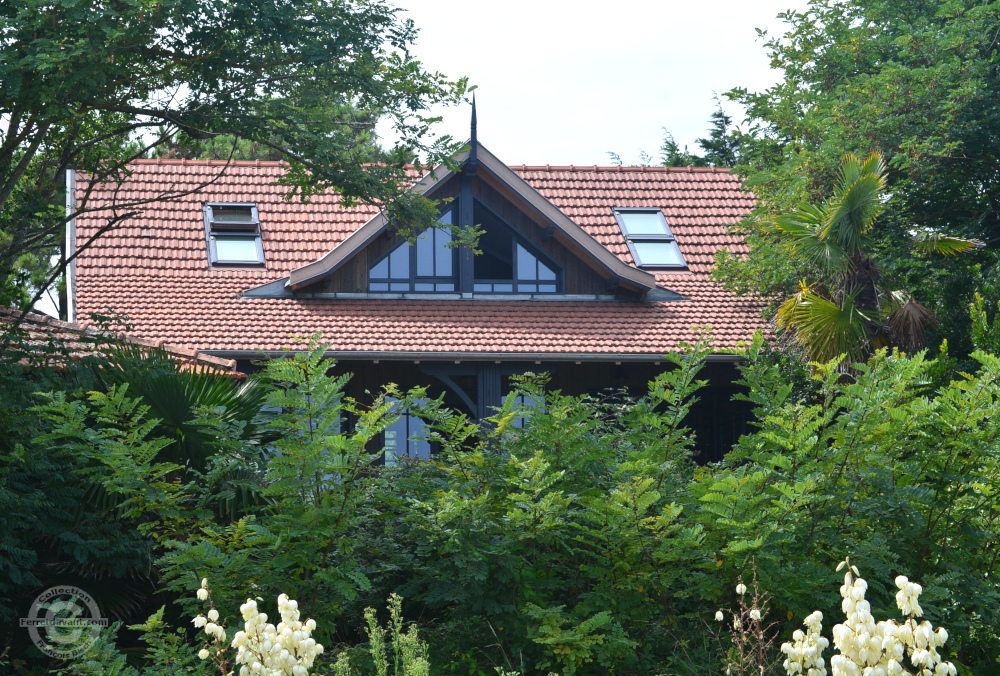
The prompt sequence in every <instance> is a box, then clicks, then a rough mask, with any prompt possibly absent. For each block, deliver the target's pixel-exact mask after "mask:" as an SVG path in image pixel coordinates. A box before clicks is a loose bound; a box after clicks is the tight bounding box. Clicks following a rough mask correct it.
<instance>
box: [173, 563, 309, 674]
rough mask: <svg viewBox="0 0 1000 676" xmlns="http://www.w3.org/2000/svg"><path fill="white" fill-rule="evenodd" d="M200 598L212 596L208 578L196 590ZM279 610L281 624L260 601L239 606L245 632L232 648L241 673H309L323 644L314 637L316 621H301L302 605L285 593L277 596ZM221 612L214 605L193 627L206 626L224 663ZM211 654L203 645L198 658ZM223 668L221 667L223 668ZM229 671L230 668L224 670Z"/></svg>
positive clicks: (240, 634)
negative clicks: (269, 618)
mask: <svg viewBox="0 0 1000 676" xmlns="http://www.w3.org/2000/svg"><path fill="white" fill-rule="evenodd" d="M197 596H198V600H200V601H208V600H209V599H210V597H211V595H210V593H209V590H208V580H207V579H205V580H202V581H201V588H200V589H199V590H198V592H197ZM278 611H279V612H280V613H281V622H279V623H278V626H274V625H273V624H270V623H268V621H267V614H266V613H262V612H260V611H258V610H257V602H256V601H254V600H253V599H247V602H246V603H244V604H243V605H242V606H240V612H241V613H242V614H243V622H244V625H243V631H238V632H236V635H235V636H233V641H232V644H231V645H232V647H233V648H236V664H239V665H241V666H240V676H308V675H309V668H310V667H312V665H313V662H314V661H315V660H316V656H317V655H320V654H322V653H323V646H322V645H321V644H319V643H317V642H316V639H314V638H312V636H311V634H312V633H313V631H315V630H316V621H315V620H312V619H309V620H306V621H305V622H301V621H299V604H298V603H297V602H296V601H293V600H291V599H289V598H288V596H287V595H285V594H282V595H281V596H279V597H278ZM218 621H219V611H217V610H216V609H215V608H211V609H209V611H208V614H207V616H205V615H198V616H197V617H196V618H194V620H193V622H194V626H195V627H197V628H199V629H201V628H204V630H205V633H206V634H208V635H209V636H211V637H212V638H213V639H214V640H215V654H216V656H217V659H218V660H222V661H221V662H220V664H222V663H224V662H225V659H224V653H225V651H226V645H225V642H226V630H225V628H224V627H223V626H222V625H220V624H217V622H218ZM211 656H212V652H211V651H209V650H208V648H202V649H201V650H200V651H199V652H198V657H200V658H201V659H203V660H207V659H208V658H209V657H211ZM220 668H221V667H220ZM225 671H226V672H227V673H230V674H231V673H232V672H229V671H228V669H226V670H225Z"/></svg>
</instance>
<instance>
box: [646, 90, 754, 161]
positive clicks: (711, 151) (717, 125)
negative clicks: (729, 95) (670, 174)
mask: <svg viewBox="0 0 1000 676" xmlns="http://www.w3.org/2000/svg"><path fill="white" fill-rule="evenodd" d="M715 105H716V109H715V112H713V113H712V116H711V118H709V121H710V123H711V127H710V128H709V130H708V138H699V139H697V140H696V141H695V143H697V144H698V146H699V147H700V148H701V150H702V154H701V155H698V154H696V153H692V152H689V151H688V149H687V146H684V149H683V150H681V148H680V146H679V145H678V144H677V141H675V140H674V136H673V134H671V133H670V132H669V131H667V129H666V128H665V127H664V129H663V145H661V146H660V164H661V165H662V166H664V167H734V166H736V163H737V162H738V161H739V157H740V136H739V133H738V132H739V130H738V129H737V128H736V127H735V126H734V125H733V118H732V116H731V115H727V114H726V111H724V110H723V109H722V103H720V102H719V100H718V98H716V100H715Z"/></svg>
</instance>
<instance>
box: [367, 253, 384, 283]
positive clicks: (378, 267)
mask: <svg viewBox="0 0 1000 676" xmlns="http://www.w3.org/2000/svg"><path fill="white" fill-rule="evenodd" d="M368 276H369V277H374V278H375V279H389V259H388V257H386V258H383V259H382V260H380V261H379V262H378V263H376V264H375V265H373V266H372V269H371V272H369V273H368Z"/></svg>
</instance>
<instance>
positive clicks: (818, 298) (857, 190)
mask: <svg viewBox="0 0 1000 676" xmlns="http://www.w3.org/2000/svg"><path fill="white" fill-rule="evenodd" d="M885 189H886V184H885V165H884V164H883V162H882V157H881V155H879V154H877V153H875V154H872V155H870V156H869V157H868V158H867V159H865V160H864V161H861V160H860V159H858V158H857V157H855V156H854V155H847V156H846V157H844V158H843V160H841V164H840V176H839V182H838V184H837V186H836V187H835V188H834V193H833V196H832V197H830V198H829V199H827V200H826V201H825V202H823V203H822V204H819V205H813V204H804V205H801V206H800V207H799V208H798V209H796V210H795V211H793V212H792V213H790V214H788V215H785V216H777V217H775V218H773V219H772V220H771V222H770V228H771V229H772V230H773V232H775V233H778V234H780V235H782V236H783V240H782V242H783V245H784V246H783V247H782V248H783V251H785V252H786V253H789V254H791V256H792V257H793V258H796V259H798V260H799V261H801V262H802V265H804V266H807V267H808V268H811V269H812V270H813V271H814V272H815V273H816V277H814V279H813V280H812V281H811V283H807V282H806V281H805V280H803V281H802V282H800V284H801V288H800V290H799V292H798V293H797V294H795V295H794V296H792V297H791V298H790V299H788V300H787V301H785V303H784V304H783V305H782V306H781V307H780V308H779V309H778V313H777V323H778V327H779V328H781V329H785V330H787V331H789V332H790V333H791V335H792V337H793V338H794V339H795V341H796V342H797V343H798V344H799V345H800V346H801V347H802V348H803V349H804V350H805V351H806V353H807V354H808V355H809V357H810V359H814V360H819V361H827V360H830V359H833V358H835V357H838V356H840V355H841V354H847V355H848V356H849V358H850V359H852V360H853V359H859V358H863V357H865V356H867V354H869V353H870V352H871V350H872V349H873V348H875V347H881V346H884V345H895V346H898V347H902V348H904V349H906V350H910V351H915V350H918V349H920V348H922V347H923V343H924V332H925V330H926V329H927V327H928V325H929V324H930V323H931V322H932V321H933V317H932V316H931V314H930V312H929V311H928V310H927V308H925V307H924V306H923V305H921V304H920V303H918V302H916V301H915V300H913V298H912V296H911V295H910V293H909V292H908V291H903V290H900V289H894V288H892V287H891V286H889V285H888V284H887V282H886V280H885V279H884V277H883V275H882V273H881V271H880V270H879V265H878V262H877V261H876V260H874V259H873V258H872V257H871V256H870V255H869V253H868V252H869V249H870V243H871V240H872V238H873V235H874V234H875V228H874V225H875V221H876V219H877V218H878V216H879V214H880V213H881V212H882V208H883V200H884V192H885ZM979 245H980V242H978V241H977V240H964V239H959V238H956V237H949V236H946V235H941V234H938V233H920V234H918V235H916V236H915V237H914V238H913V241H912V242H911V246H913V247H914V248H916V249H918V250H920V251H923V252H925V253H944V254H956V253H961V252H965V251H971V250H973V249H975V248H976V247H978V246H979Z"/></svg>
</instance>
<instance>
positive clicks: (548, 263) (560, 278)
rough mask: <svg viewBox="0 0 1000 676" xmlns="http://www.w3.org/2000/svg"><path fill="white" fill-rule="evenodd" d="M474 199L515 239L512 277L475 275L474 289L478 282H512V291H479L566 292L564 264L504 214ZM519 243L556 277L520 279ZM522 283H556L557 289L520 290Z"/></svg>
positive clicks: (510, 292)
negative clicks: (550, 256)
mask: <svg viewBox="0 0 1000 676" xmlns="http://www.w3.org/2000/svg"><path fill="white" fill-rule="evenodd" d="M473 201H474V203H475V204H476V205H477V206H479V207H480V208H482V209H483V210H484V211H486V213H488V214H489V215H490V216H491V217H492V218H493V219H494V220H495V221H496V222H497V224H498V225H500V226H501V227H504V228H506V229H507V230H508V231H510V234H511V239H512V240H513V242H512V244H511V247H512V248H511V262H512V266H511V267H512V271H511V277H512V278H511V279H475V277H473V280H472V284H473V290H475V285H476V284H490V285H495V284H510V285H511V286H512V288H513V290H512V291H479V292H477V293H495V294H502V295H507V294H509V295H512V296H516V295H519V294H520V295H524V294H536V295H547V296H549V295H553V294H560V293H564V289H565V286H564V281H565V274H564V270H563V268H562V266H560V265H557V264H556V262H555V261H553V260H552V259H551V258H549V257H548V256H547V255H546V254H545V253H544V252H543V251H541V250H540V249H539V248H538V247H536V246H535V245H534V244H533V243H531V242H530V241H529V240H528V239H527V238H525V237H524V236H523V235H521V233H519V232H518V231H517V228H515V227H514V226H512V225H511V224H510V223H508V222H507V219H505V218H504V217H503V216H501V215H500V214H498V213H497V212H496V211H494V210H493V209H491V208H490V207H488V206H487V205H486V204H484V203H483V202H482V201H481V200H478V199H475V198H473ZM518 244H520V245H521V247H523V248H524V250H525V251H527V252H528V253H529V254H531V255H532V256H534V257H535V260H536V261H537V262H538V263H541V264H543V265H544V266H545V267H547V268H549V269H550V270H552V271H553V272H554V273H555V275H556V278H555V279H554V280H548V279H546V280H541V279H520V278H519V277H518V267H519V264H518V260H517V246H518ZM522 284H525V285H527V284H534V285H535V286H541V285H545V286H552V285H555V287H556V290H555V291H518V290H517V287H518V286H519V285H522Z"/></svg>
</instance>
